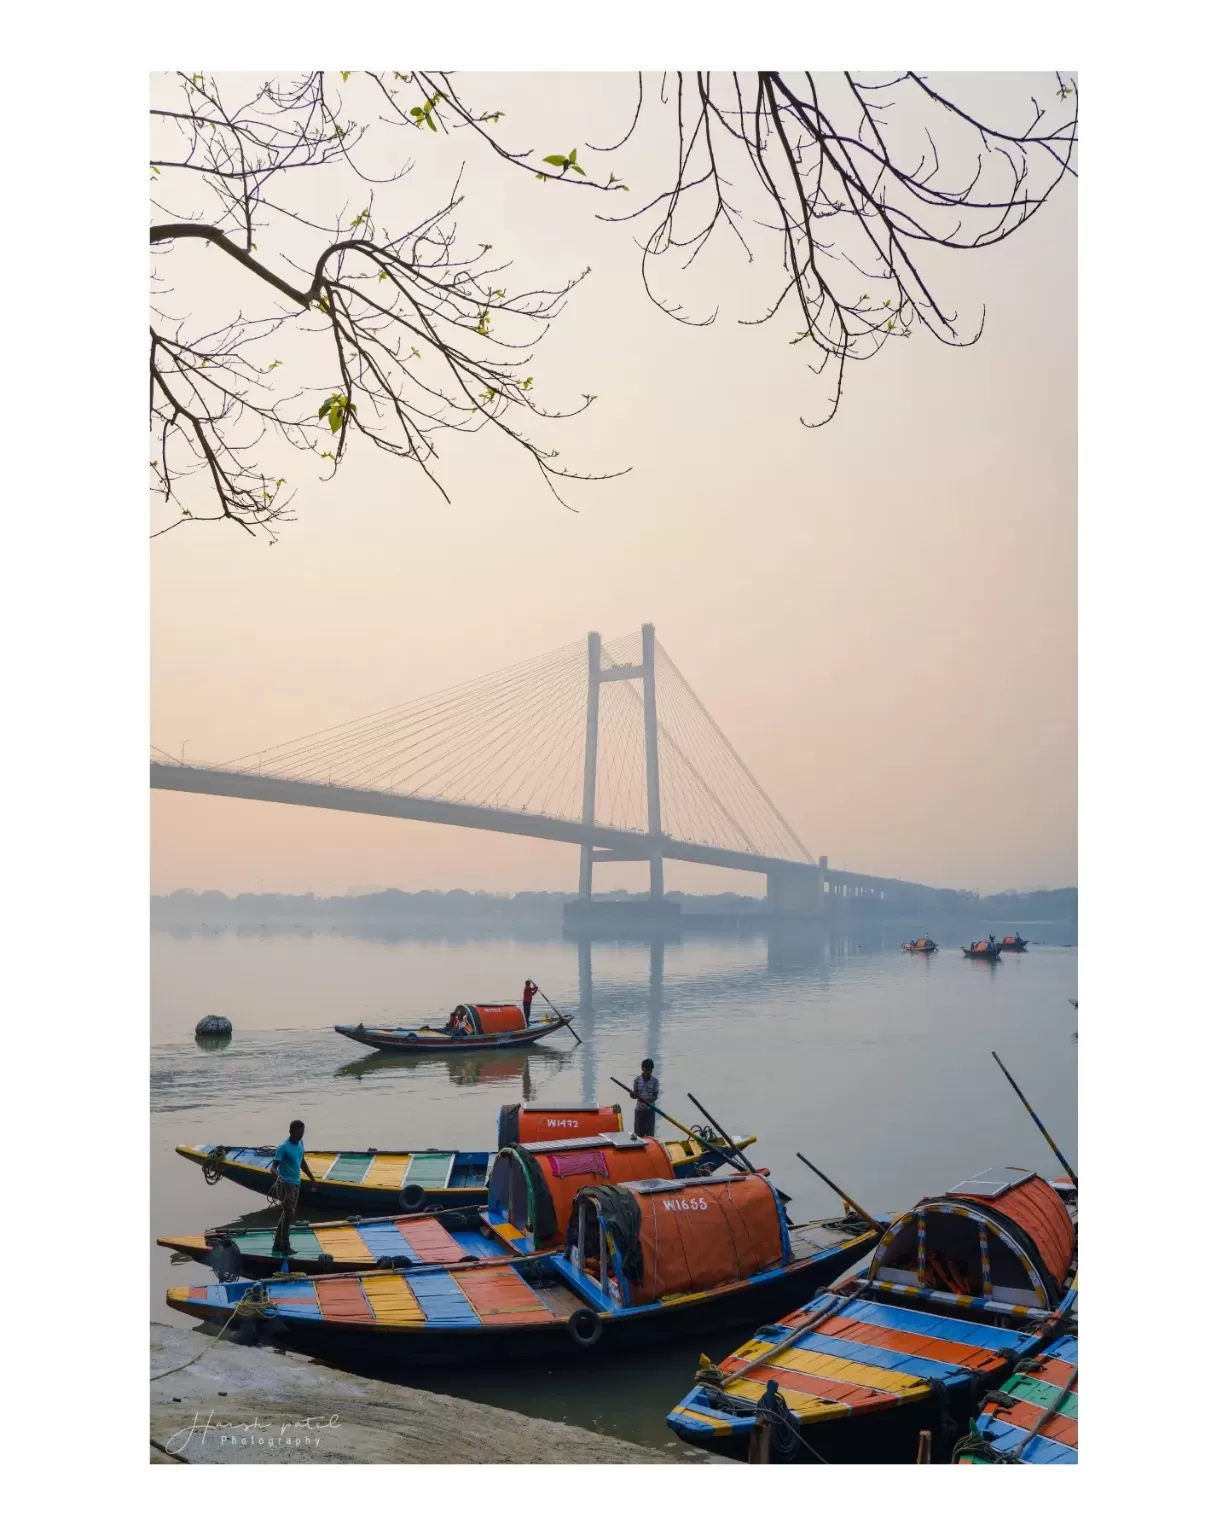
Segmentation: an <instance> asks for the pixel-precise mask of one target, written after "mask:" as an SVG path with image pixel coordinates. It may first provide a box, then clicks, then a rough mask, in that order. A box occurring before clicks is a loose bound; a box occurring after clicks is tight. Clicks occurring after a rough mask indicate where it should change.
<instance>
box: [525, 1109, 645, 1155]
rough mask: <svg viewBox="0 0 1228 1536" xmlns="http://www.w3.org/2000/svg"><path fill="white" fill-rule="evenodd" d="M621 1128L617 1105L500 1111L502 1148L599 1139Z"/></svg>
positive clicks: (620, 1112)
mask: <svg viewBox="0 0 1228 1536" xmlns="http://www.w3.org/2000/svg"><path fill="white" fill-rule="evenodd" d="M622 1128H623V1112H622V1110H621V1109H620V1108H619V1106H618V1105H617V1104H606V1105H602V1106H598V1105H596V1104H505V1105H504V1106H503V1108H502V1109H501V1110H500V1111H499V1146H500V1148H502V1147H510V1146H511V1145H512V1144H513V1143H514V1142H518V1141H520V1142H531V1141H560V1140H564V1139H570V1138H574V1137H577V1136H596V1135H597V1134H599V1133H600V1132H601V1131H621V1130H622Z"/></svg>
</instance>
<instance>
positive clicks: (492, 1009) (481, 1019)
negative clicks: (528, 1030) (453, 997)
mask: <svg viewBox="0 0 1228 1536" xmlns="http://www.w3.org/2000/svg"><path fill="white" fill-rule="evenodd" d="M467 1006H468V1008H469V1011H470V1012H471V1013H475V1014H476V1015H477V1019H478V1023H479V1024H480V1025H481V1033H482V1034H484V1035H506V1034H508V1033H510V1032H511V1031H513V1030H518V1029H524V1028H525V1022H524V1009H523V1008H521V1007H520V1005H519V1004H518V1003H469V1004H468V1005H467Z"/></svg>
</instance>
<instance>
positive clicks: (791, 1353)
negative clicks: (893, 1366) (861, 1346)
mask: <svg viewBox="0 0 1228 1536" xmlns="http://www.w3.org/2000/svg"><path fill="white" fill-rule="evenodd" d="M819 1337H822V1335H821V1334H820V1335H819ZM771 1348H772V1345H771V1344H769V1343H767V1342H766V1341H765V1340H763V1339H753V1340H752V1341H751V1342H750V1343H749V1344H747V1345H745V1346H744V1347H743V1348H742V1349H740V1350H739V1351H738V1353H739V1354H740V1355H741V1357H742V1359H743V1360H758V1359H759V1357H760V1356H761V1355H766V1354H767V1353H768V1352H769V1351H770V1350H771ZM772 1364H774V1365H779V1366H780V1367H781V1369H782V1370H790V1371H802V1372H804V1373H805V1374H806V1375H807V1376H825V1377H827V1379H828V1380H829V1381H851V1382H853V1383H854V1384H855V1385H856V1386H859V1387H877V1388H878V1390H879V1391H880V1392H897V1393H898V1392H906V1391H908V1390H909V1389H910V1388H912V1387H915V1386H917V1384H918V1378H917V1377H916V1376H914V1375H913V1374H912V1373H911V1372H910V1371H889V1370H887V1369H885V1368H884V1367H883V1366H880V1365H864V1364H863V1363H862V1362H861V1361H860V1360H845V1359H844V1358H843V1357H841V1356H839V1355H824V1354H819V1353H818V1352H817V1351H816V1350H813V1349H801V1348H799V1347H798V1346H797V1345H790V1346H789V1347H788V1348H787V1349H782V1350H781V1351H780V1353H779V1354H775V1355H773V1356H772ZM921 1385H922V1386H924V1383H921ZM927 1390H928V1389H927Z"/></svg>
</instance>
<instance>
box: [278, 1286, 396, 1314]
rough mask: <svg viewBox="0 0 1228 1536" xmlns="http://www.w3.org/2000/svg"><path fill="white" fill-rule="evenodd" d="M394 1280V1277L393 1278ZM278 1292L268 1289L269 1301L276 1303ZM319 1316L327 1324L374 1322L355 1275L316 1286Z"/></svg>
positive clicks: (369, 1306) (368, 1303)
mask: <svg viewBox="0 0 1228 1536" xmlns="http://www.w3.org/2000/svg"><path fill="white" fill-rule="evenodd" d="M393 1278H394V1279H395V1278H396V1277H395V1276H394V1277H393ZM278 1294H279V1293H278V1290H277V1288H276V1287H270V1289H269V1300H270V1301H272V1302H274V1303H276V1302H277V1300H278ZM316 1299H317V1301H318V1302H319V1304H320V1316H321V1317H322V1318H323V1319H324V1321H325V1322H328V1323H370V1322H374V1321H375V1314H374V1312H373V1311H372V1309H371V1303H370V1302H369V1301H368V1300H367V1293H366V1292H365V1291H364V1290H363V1287H362V1281H361V1280H360V1279H359V1278H358V1276H357V1275H338V1276H337V1278H336V1279H334V1280H329V1281H327V1282H326V1283H325V1284H324V1285H317V1286H316Z"/></svg>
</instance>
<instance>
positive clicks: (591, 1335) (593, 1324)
mask: <svg viewBox="0 0 1228 1536" xmlns="http://www.w3.org/2000/svg"><path fill="white" fill-rule="evenodd" d="M567 1332H568V1333H569V1334H570V1335H571V1341H572V1343H573V1344H578V1345H579V1346H580V1348H581V1349H591V1348H592V1347H593V1345H594V1344H596V1342H597V1340H598V1339H599V1338H600V1337H601V1319H600V1318H599V1317H598V1316H597V1314H596V1313H595V1312H594V1311H593V1309H592V1308H591V1307H581V1308H580V1309H579V1311H578V1312H573V1313H572V1314H571V1316H570V1317H569V1318H568V1319H567Z"/></svg>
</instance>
